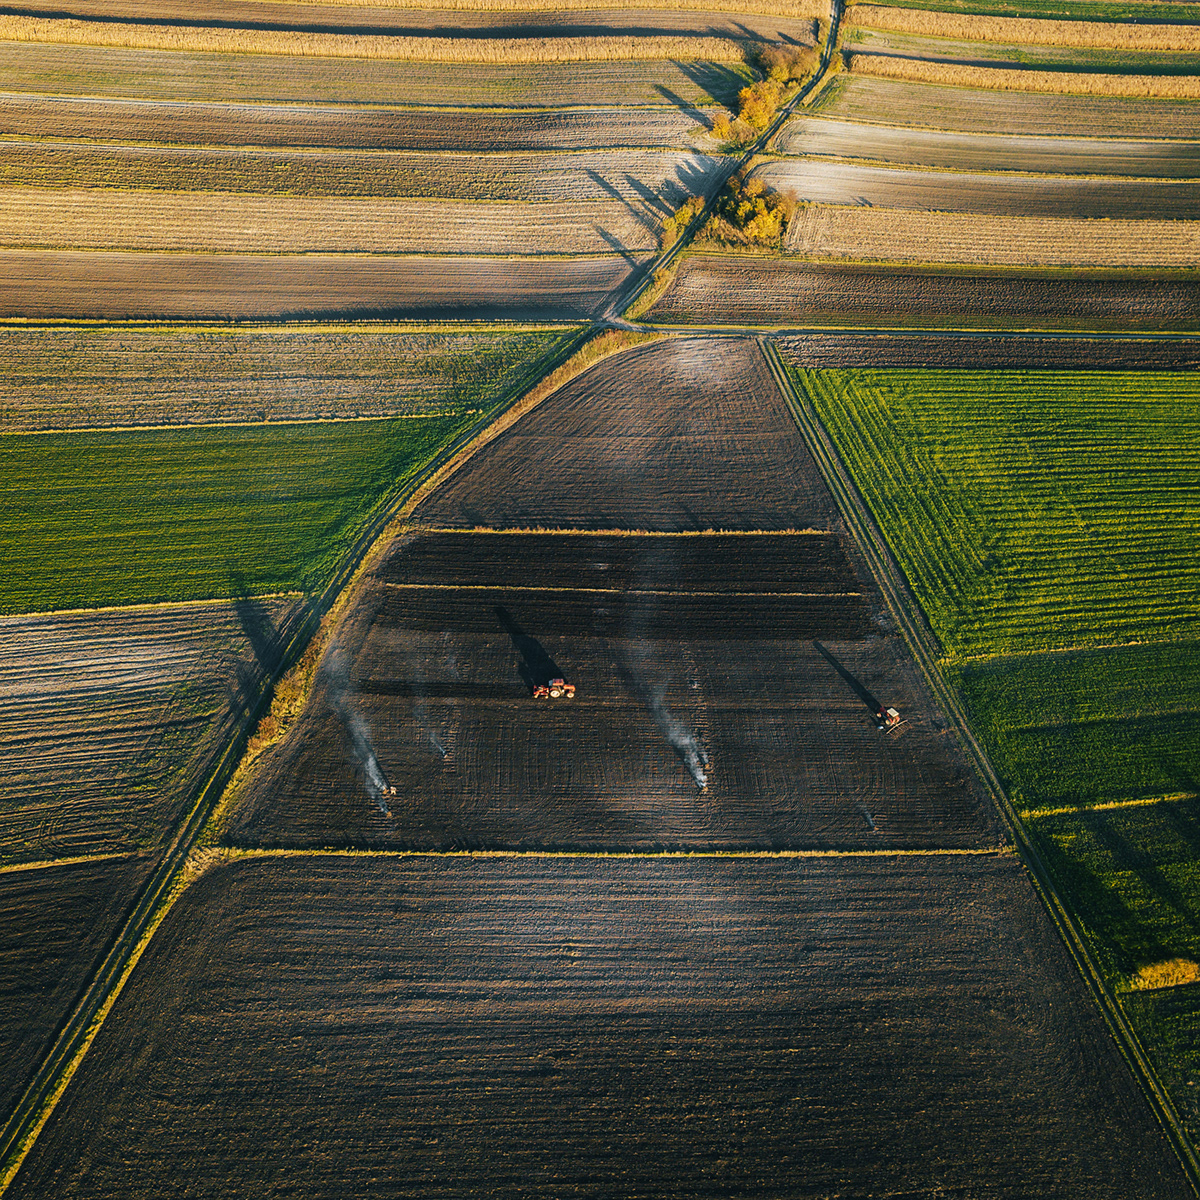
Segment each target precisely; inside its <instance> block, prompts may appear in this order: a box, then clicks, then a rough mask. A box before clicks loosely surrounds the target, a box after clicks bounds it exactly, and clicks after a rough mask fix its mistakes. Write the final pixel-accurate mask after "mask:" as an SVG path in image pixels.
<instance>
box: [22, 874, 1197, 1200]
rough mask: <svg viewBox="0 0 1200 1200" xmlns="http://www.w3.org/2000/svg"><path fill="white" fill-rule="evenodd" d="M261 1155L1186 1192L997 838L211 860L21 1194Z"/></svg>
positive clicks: (740, 1180)
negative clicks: (462, 856)
mask: <svg viewBox="0 0 1200 1200" xmlns="http://www.w3.org/2000/svg"><path fill="white" fill-rule="evenodd" d="M148 1079H150V1080H153V1085H152V1086H148V1084H147V1080H148ZM198 1148H200V1149H199V1150H198ZM198 1153H199V1156H200V1157H199V1159H198V1157H197V1156H198ZM198 1161H199V1163H202V1169H199V1168H198V1165H197V1164H198ZM267 1178H269V1179H270V1188H271V1190H273V1191H276V1192H279V1193H284V1192H296V1193H303V1194H304V1195H305V1196H308V1197H313V1198H314V1200H317V1198H323V1197H335V1196H337V1197H341V1196H345V1195H347V1194H351V1195H364V1194H368V1193H370V1192H371V1191H375V1190H380V1189H381V1188H382V1190H384V1191H386V1192H387V1193H388V1194H395V1195H405V1196H411V1195H418V1194H419V1195H422V1196H432V1197H443V1196H444V1197H450V1196H461V1195H463V1194H464V1193H466V1194H472V1195H517V1194H520V1195H525V1196H555V1197H558V1196H564V1195H573V1194H596V1193H597V1192H598V1191H601V1190H602V1191H603V1192H604V1194H606V1195H611V1196H622V1197H623V1196H630V1197H632V1196H641V1197H645V1196H680V1195H689V1196H698V1195H718V1194H719V1195H749V1194H754V1193H762V1192H764V1191H769V1192H770V1194H772V1195H780V1196H794V1197H812V1198H813V1200H816V1198H818V1197H820V1198H822V1200H824V1198H827V1197H830V1196H835V1195H868V1194H871V1195H884V1194H891V1195H916V1196H931V1195H936V1194H937V1193H938V1192H942V1193H943V1194H948V1195H954V1194H959V1195H963V1196H967V1195H971V1196H987V1197H997V1198H1004V1200H1026V1198H1027V1197H1029V1196H1030V1195H1054V1196H1058V1197H1064V1198H1065V1197H1070V1198H1072V1200H1076V1198H1078V1200H1124V1198H1125V1197H1127V1196H1128V1195H1129V1194H1130V1193H1129V1186H1130V1181H1131V1180H1136V1181H1137V1183H1136V1188H1137V1191H1138V1193H1139V1194H1144V1195H1153V1196H1155V1197H1158V1198H1161V1200H1176V1198H1180V1200H1181V1198H1182V1197H1184V1196H1187V1195H1189V1194H1190V1192H1189V1189H1188V1187H1187V1185H1186V1183H1185V1181H1184V1179H1183V1177H1182V1175H1181V1172H1180V1170H1179V1166H1178V1164H1177V1162H1176V1161H1175V1160H1174V1158H1173V1157H1172V1155H1171V1153H1170V1151H1169V1149H1168V1148H1167V1145H1166V1143H1165V1141H1164V1139H1163V1138H1162V1137H1161V1135H1160V1133H1159V1131H1158V1127H1157V1125H1156V1123H1155V1120H1154V1117H1153V1116H1152V1115H1151V1113H1150V1110H1149V1108H1148V1106H1147V1105H1146V1102H1145V1100H1144V1099H1143V1097H1142V1095H1141V1094H1140V1093H1139V1091H1138V1090H1137V1088H1136V1086H1135V1085H1134V1082H1133V1080H1132V1079H1131V1077H1130V1075H1129V1073H1128V1071H1127V1070H1126V1068H1125V1066H1124V1064H1123V1062H1122V1060H1121V1058H1120V1055H1119V1052H1118V1050H1117V1047H1116V1046H1115V1045H1114V1043H1113V1042H1112V1040H1111V1038H1110V1037H1109V1035H1108V1033H1107V1031H1106V1030H1105V1028H1104V1026H1103V1024H1102V1022H1101V1019H1100V1016H1099V1013H1098V1012H1097V1011H1096V1008H1095V1005H1094V1003H1093V1002H1092V1000H1091V999H1090V997H1089V996H1088V994H1087V993H1086V991H1085V989H1084V987H1083V984H1082V983H1081V981H1080V979H1079V977H1078V975H1077V973H1076V971H1075V968H1074V967H1073V965H1072V964H1071V962H1070V961H1069V959H1068V957H1067V955H1066V953H1065V951H1064V949H1063V947H1062V945H1061V943H1060V942H1059V941H1058V940H1057V938H1056V937H1055V936H1054V934H1053V932H1052V931H1051V928H1050V926H1049V924H1048V923H1047V921H1046V919H1045V916H1044V913H1043V910H1042V908H1041V906H1040V904H1039V903H1038V901H1037V899H1036V898H1035V896H1034V893H1033V891H1032V890H1031V888H1030V886H1029V884H1028V882H1027V880H1026V878H1025V876H1024V873H1023V871H1022V869H1021V867H1020V865H1019V863H1018V862H1017V860H1016V859H1015V858H1012V857H1010V856H1008V855H988V856H981V857H975V856H937V857H925V856H917V857H913V858H897V857H883V858H879V859H861V858H859V859H851V860H846V859H805V860H793V861H753V860H744V859H743V860H736V861H735V860H691V861H678V860H675V861H672V860H666V861H664V860H658V861H646V860H634V861H616V860H605V859H598V860H597V859H590V860H574V861H572V860H562V859H557V860H547V859H537V860H513V859H508V860H499V861H479V860H459V861H442V862H429V861H421V860H403V861H394V860H393V861H380V860H366V859H354V858H321V857H316V858H305V859H300V860H296V859H293V860H275V861H265V862H255V861H250V862H244V863H237V864H234V865H232V866H229V867H223V868H217V869H216V870H214V871H213V872H212V873H211V874H209V875H208V876H206V877H204V878H203V879H202V880H201V881H200V882H199V883H198V884H196V885H195V886H194V887H193V888H192V889H191V890H190V891H189V892H188V893H187V894H186V895H185V896H184V897H183V899H182V900H181V901H180V902H179V904H178V905H177V907H176V908H175V909H174V910H173V911H172V913H171V914H170V916H169V917H168V919H167V922H166V923H165V924H164V926H163V928H162V929H161V931H160V933H159V935H158V936H157V937H156V938H155V940H154V942H153V944H152V945H151V947H150V949H149V951H148V953H147V954H146V956H145V957H144V958H143V960H142V961H141V963H140V964H139V966H138V968H137V972H136V974H135V975H134V977H133V979H132V980H131V982H130V984H129V985H128V987H127V988H126V990H125V992H124V993H123V994H122V996H121V998H120V1000H119V1002H118V1004H117V1007H116V1009H115V1010H114V1012H113V1014H112V1016H111V1017H110V1018H109V1020H108V1022H107V1023H106V1024H105V1026H104V1028H103V1029H102V1030H101V1032H100V1034H99V1037H98V1039H97V1041H96V1044H95V1046H94V1047H93V1050H92V1052H91V1054H90V1055H89V1056H88V1058H87V1059H86V1060H85V1061H84V1063H83V1066H82V1068H81V1070H80V1072H79V1073H78V1074H77V1075H76V1077H75V1079H74V1081H73V1082H72V1085H71V1087H70V1089H69V1090H68V1092H67V1094H66V1096H65V1098H64V1100H63V1102H62V1103H61V1104H60V1105H59V1107H58V1108H57V1110H56V1111H55V1112H54V1114H53V1115H52V1117H51V1118H50V1122H49V1124H48V1125H47V1127H46V1129H45V1131H44V1132H43V1134H42V1137H41V1138H40V1139H39V1141H38V1142H37V1144H36V1145H35V1146H34V1149H33V1151H32V1153H31V1154H30V1156H29V1158H28V1159H27V1160H26V1162H25V1164H24V1166H23V1168H22V1170H21V1172H20V1174H19V1175H18V1177H17V1179H16V1180H15V1182H14V1184H13V1187H12V1190H11V1195H12V1196H13V1197H16V1198H19V1200H26V1198H32V1197H43V1196H49V1195H71V1196H77V1197H87V1198H95V1200H99V1198H100V1197H121V1198H122V1200H126V1198H127V1197H130V1196H161V1195H164V1194H168V1193H171V1194H176V1193H177V1192H178V1191H179V1186H180V1181H185V1182H186V1194H187V1195H190V1196H217V1195H223V1196H225V1195H230V1194H236V1195H245V1194H250V1193H253V1192H254V1191H256V1190H259V1189H261V1188H262V1186H263V1180H264V1179H267Z"/></svg>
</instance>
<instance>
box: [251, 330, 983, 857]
mask: <svg viewBox="0 0 1200 1200" xmlns="http://www.w3.org/2000/svg"><path fill="white" fill-rule="evenodd" d="M414 520H415V521H416V522H418V523H419V525H421V526H424V527H428V526H438V527H442V526H458V528H459V531H458V532H448V531H446V530H444V529H440V528H439V529H438V530H437V531H435V532H428V531H426V532H422V533H419V534H416V533H407V534H404V535H403V536H401V537H400V538H399V539H398V540H397V542H396V543H395V544H394V546H393V547H392V549H391V550H390V552H389V554H388V556H387V558H386V559H385V560H384V561H383V562H382V564H381V565H380V566H379V567H378V568H377V569H376V571H375V572H374V573H373V575H372V576H371V577H370V578H369V579H368V581H367V582H366V583H365V584H364V585H363V589H362V592H361V594H360V596H359V598H358V599H357V600H356V603H355V606H354V609H353V611H352V614H351V616H349V617H348V618H347V619H346V621H345V623H344V625H343V626H342V629H341V631H340V633H339V634H338V645H337V648H336V650H335V651H333V652H331V654H330V655H329V656H328V657H327V660H326V665H325V667H324V669H323V673H322V675H321V676H320V679H319V683H318V687H317V691H316V693H315V695H314V697H313V699H312V700H311V701H310V704H309V707H308V709H307V710H306V714H305V717H304V719H303V721H302V722H301V723H300V724H299V725H298V726H297V727H296V729H295V730H294V731H293V733H292V734H291V736H290V737H289V738H288V739H287V740H286V741H285V742H284V743H282V744H281V746H280V747H278V748H277V749H276V750H275V751H273V752H272V754H271V755H270V756H269V757H268V758H266V759H265V760H263V762H262V763H261V764H260V767H259V769H258V771H257V773H256V775H255V776H254V778H253V779H252V780H251V781H250V783H249V784H248V785H247V787H246V788H245V791H244V793H243V796H242V800H241V804H240V807H239V809H238V810H237V812H236V814H235V816H234V819H233V822H232V826H231V829H230V833H229V836H231V837H232V838H233V839H234V840H236V841H237V842H239V843H242V844H250V845H260V844H266V845H288V846H304V845H314V844H316V845H328V844H331V843H333V844H350V845H373V846H403V847H431V848H433V847H436V848H447V847H453V846H473V847H495V846H500V847H525V848H532V847H547V846H549V847H559V848H561V847H568V848H573V847H581V846H582V847H592V848H616V847H628V846H636V847H639V848H645V849H649V848H654V847H657V846H664V845H665V846H680V847H692V848H714V847H716V848H736V847H739V846H741V847H745V846H752V847H759V848H767V847H773V846H798V845H799V846H812V845H816V846H830V845H836V846H865V847H871V848H878V847H884V846H904V847H912V846H922V847H923V846H930V845H951V846H979V845H991V844H994V842H995V838H996V837H997V828H996V826H995V824H994V821H993V818H992V817H991V816H990V815H989V812H988V809H987V805H986V801H984V800H983V798H982V796H981V794H980V793H979V791H978V790H977V787H976V785H975V783H974V782H973V780H972V778H971V777H970V774H969V772H968V770H967V768H966V766H965V763H964V762H963V760H962V759H961V758H960V756H959V754H958V752H957V750H956V749H955V747H954V745H953V744H952V739H951V738H950V736H949V734H948V731H947V729H946V726H945V723H944V721H943V720H942V718H941V717H940V716H939V714H938V713H937V712H936V710H935V708H934V706H933V704H932V703H931V701H930V699H929V697H928V695H927V693H926V692H925V690H924V688H923V685H922V684H921V682H920V681H919V679H918V677H917V675H916V673H915V671H914V670H913V667H912V664H911V662H910V661H909V660H908V658H907V656H906V655H905V653H904V651H903V647H902V645H901V643H900V642H899V640H898V639H896V638H894V637H887V636H883V630H882V627H881V625H880V616H879V609H880V603H879V599H878V596H877V594H876V592H875V590H874V587H873V585H872V584H870V583H869V582H867V581H865V579H864V576H863V575H862V573H861V572H860V570H859V569H858V567H857V565H856V561H855V560H856V554H857V552H856V551H855V550H854V548H853V547H852V546H851V545H850V543H849V542H848V540H847V539H846V537H845V536H844V534H843V533H842V532H841V530H840V523H839V521H838V518H837V516H836V510H835V507H834V505H833V503H832V500H831V498H830V496H829V493H828V492H827V491H826V489H825V486H824V484H823V482H822V481H821V479H820V476H819V474H818V473H817V471H816V468H815V467H814V465H813V463H812V461H811V459H810V458H809V456H808V452H807V450H806V449H805V447H804V443H803V441H802V439H801V438H800V436H799V434H798V432H797V431H796V429H795V426H794V424H793V423H792V421H791V418H790V416H789V415H788V413H787V410H786V408H785V407H784V405H783V401H782V397H781V396H780V395H779V393H778V391H777V389H776V387H775V384H774V381H773V379H772V378H771V376H770V375H769V374H768V372H767V369H766V366H765V362H764V360H763V359H762V356H761V352H760V351H759V349H758V347H757V346H756V345H755V344H754V343H753V342H752V341H749V340H727V341H721V340H707V341H700V340H693V339H678V340H670V341H663V342H657V343H654V344H652V345H648V346H644V347H640V348H637V349H634V350H630V351H626V352H624V353H622V354H620V355H618V356H616V357H613V358H609V359H607V360H605V361H604V362H602V363H601V364H599V365H598V366H597V367H595V368H593V369H592V370H591V371H589V372H587V373H586V374H584V375H583V376H580V377H579V378H578V379H576V380H574V381H573V382H572V383H570V384H568V385H566V386H565V387H564V388H562V389H561V391H559V392H558V393H557V394H555V395H554V396H552V397H551V398H549V399H548V400H546V401H544V402H543V403H542V404H541V405H540V406H539V407H538V408H536V409H534V410H533V411H532V412H531V413H530V414H528V415H527V416H525V417H524V418H523V419H522V420H521V421H519V422H518V423H517V424H515V425H514V426H512V428H510V429H509V430H508V431H507V432H506V433H504V434H502V435H501V436H500V437H498V438H497V439H496V440H495V441H493V442H492V443H490V444H489V445H488V446H486V447H484V448H483V449H481V450H480V451H478V452H477V453H476V454H475V455H474V456H473V457H472V458H471V459H470V460H469V461H468V462H467V463H466V465H465V466H463V467H462V468H461V469H460V470H459V471H458V472H457V474H455V475H453V476H451V478H450V479H449V480H448V481H446V482H445V483H443V484H442V485H441V486H440V487H438V488H437V490H435V491H434V492H433V494H432V495H431V496H430V497H429V499H428V500H426V501H425V502H424V503H422V504H421V505H420V506H419V507H418V508H417V510H416V513H415V515H414ZM519 526H533V527H543V526H544V527H551V528H558V529H575V530H588V529H592V530H605V529H608V530H614V529H615V530H621V529H623V530H630V529H638V528H642V529H649V530H659V531H672V530H676V531H677V530H693V531H696V532H693V533H691V534H690V535H683V534H679V533H670V532H666V533H665V534H664V533H659V534H658V535H650V534H628V533H626V534H620V533H592V534H583V533H573V534H566V533H552V534H537V533H524V534H522V533H514V532H505V533H494V532H488V531H486V529H484V528H481V527H490V528H492V529H500V528H505V527H507V528H510V529H511V528H512V527H519ZM713 528H716V529H727V530H737V529H743V530H745V529H751V530H753V529H772V528H774V529H776V530H781V531H783V530H788V529H799V530H809V531H810V532H799V533H786V532H779V533H776V534H762V533H755V534H749V535H745V534H742V535H738V534H719V533H706V532H703V531H704V530H708V529H713ZM814 639H819V640H820V643H821V644H820V645H817V644H814ZM826 640H829V643H830V644H829V646H825V645H824V642H825V641H826ZM560 674H561V675H564V676H565V677H567V678H568V679H570V680H571V681H572V682H575V683H576V684H577V686H578V688H579V692H578V694H577V696H576V697H575V699H574V700H572V701H563V702H560V703H551V702H540V701H534V700H533V699H532V697H531V692H532V689H533V687H534V686H535V685H537V684H540V683H546V682H548V681H549V680H550V679H551V678H553V677H555V676H557V675H560ZM881 705H895V706H897V707H899V708H900V709H901V710H902V711H903V712H904V713H905V714H906V715H907V718H908V720H907V723H906V724H905V725H904V726H902V727H901V728H900V729H899V730H897V731H896V732H895V733H893V734H884V733H881V732H880V731H879V730H878V729H877V728H876V723H875V721H874V719H873V712H874V711H875V710H876V709H878V708H879V707H880V706H881ZM385 780H387V781H391V782H393V783H395V784H396V786H397V787H398V788H399V795H398V796H397V797H396V798H395V799H388V798H386V797H384V796H383V795H382V793H381V788H382V787H383V786H384V781H385Z"/></svg>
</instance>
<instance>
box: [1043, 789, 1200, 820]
mask: <svg viewBox="0 0 1200 1200" xmlns="http://www.w3.org/2000/svg"><path fill="white" fill-rule="evenodd" d="M1197 798H1198V793H1196V792H1171V793H1169V794H1168V795H1165V796H1143V797H1140V798H1139V799H1137V800H1110V801H1108V802H1106V803H1104V804H1064V805H1062V806H1061V807H1059V808H1031V809H1028V810H1027V811H1026V812H1023V813H1022V814H1021V818H1022V820H1025V821H1031V820H1038V819H1039V818H1041V817H1064V816H1068V815H1071V814H1074V813H1092V812H1111V811H1112V810H1113V809H1118V808H1150V807H1152V806H1153V805H1155V804H1178V803H1180V802H1181V801H1183V800H1195V799H1197Z"/></svg>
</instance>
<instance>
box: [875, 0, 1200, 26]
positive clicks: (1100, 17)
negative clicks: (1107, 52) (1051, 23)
mask: <svg viewBox="0 0 1200 1200" xmlns="http://www.w3.org/2000/svg"><path fill="white" fill-rule="evenodd" d="M871 3H873V4H881V5H886V6H887V7H888V8H916V9H927V10H928V11H930V12H946V13H979V14H980V15H983V16H989V17H1033V18H1049V19H1053V20H1057V21H1147V22H1151V23H1158V22H1173V21H1180V22H1197V21H1200V4H1171V3H1166V2H1163V0H1159V2H1156V3H1154V4H1145V3H1122V2H1120V0H1118V2H1117V3H1112V4H1108V3H1105V2H1104V0H1067V2H1064V0H1040V2H1039V0H1033V3H1028V2H1022V3H1014V0H871Z"/></svg>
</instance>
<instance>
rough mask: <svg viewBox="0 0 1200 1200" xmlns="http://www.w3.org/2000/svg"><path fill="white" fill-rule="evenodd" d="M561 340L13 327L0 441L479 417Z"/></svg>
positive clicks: (428, 333)
mask: <svg viewBox="0 0 1200 1200" xmlns="http://www.w3.org/2000/svg"><path fill="white" fill-rule="evenodd" d="M562 336H564V335H563V333H562V331H561V330H545V329H543V330H529V329H524V330H520V331H519V332H518V331H485V330H472V329H461V328H460V329H441V330H438V329H423V328H419V327H418V328H414V327H408V328H404V327H398V326H386V325H353V326H345V325H343V326H340V327H339V326H331V325H321V326H316V325H304V326H291V327H288V326H283V327H279V326H271V327H259V328H247V327H245V326H229V325H225V326H220V325H218V326H210V327H208V328H204V327H199V328H197V327H194V326H178V325H176V326H171V325H163V326H142V327H140V328H139V327H137V326H132V327H131V326H127V325H116V326H113V325H99V326H92V327H86V326H84V327H78V326H75V327H72V326H61V325H58V326H42V327H40V328H39V327H37V326H12V325H10V326H8V327H5V328H2V329H0V375H3V376H4V379H5V390H4V394H3V396H0V429H3V430H7V431H12V430H35V429H81V428H89V427H97V426H101V427H102V426H111V425H120V426H130V425H201V424H203V425H215V424H222V423H246V422H255V421H305V420H339V419H342V420H344V419H346V418H381V417H395V416H416V415H431V414H440V413H444V412H445V411H446V410H447V409H454V410H456V411H457V410H463V409H482V410H486V409H489V408H491V407H492V406H493V405H494V404H496V403H497V402H498V401H499V400H500V399H502V398H503V397H504V396H505V395H506V394H507V393H508V391H509V390H510V389H511V388H513V387H515V386H517V384H518V383H519V382H520V380H521V378H522V377H523V376H524V375H525V373H526V372H527V371H529V369H530V366H531V364H532V363H534V362H535V361H536V360H537V359H538V358H539V356H541V355H543V354H546V353H547V352H549V351H550V350H551V348H552V347H553V346H555V345H556V344H557V343H558V341H559V339H560V338H561V337H562Z"/></svg>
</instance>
